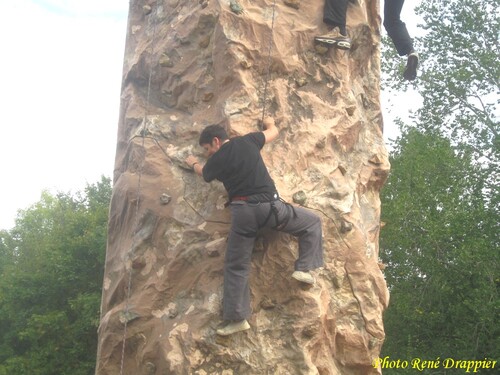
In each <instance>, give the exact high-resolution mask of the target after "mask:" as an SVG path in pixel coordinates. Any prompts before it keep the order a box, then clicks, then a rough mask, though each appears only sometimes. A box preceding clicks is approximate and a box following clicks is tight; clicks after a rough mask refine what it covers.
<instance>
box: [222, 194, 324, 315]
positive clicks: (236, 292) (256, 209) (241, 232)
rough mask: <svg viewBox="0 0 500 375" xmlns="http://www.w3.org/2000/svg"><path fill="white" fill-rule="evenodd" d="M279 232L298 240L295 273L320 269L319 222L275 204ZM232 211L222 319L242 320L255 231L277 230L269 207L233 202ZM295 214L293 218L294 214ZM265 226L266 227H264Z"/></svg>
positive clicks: (247, 300)
mask: <svg viewBox="0 0 500 375" xmlns="http://www.w3.org/2000/svg"><path fill="white" fill-rule="evenodd" d="M274 205H275V207H276V209H277V215H278V221H279V224H282V223H286V224H285V225H284V226H283V227H282V228H280V229H279V230H280V231H283V232H286V233H290V234H292V235H294V236H296V237H298V240H299V258H298V259H297V261H296V262H295V270H297V271H309V270H312V269H315V268H318V267H321V266H323V242H322V241H323V239H322V231H321V220H320V218H319V217H318V216H317V215H316V214H314V213H312V212H311V211H309V210H306V209H304V208H302V207H295V206H294V207H293V208H292V207H291V206H290V205H287V204H285V203H283V202H281V201H279V200H277V201H275V202H274ZM230 207H231V216H232V217H231V231H230V233H229V238H228V244H227V250H226V257H225V260H224V300H223V319H224V320H243V319H246V318H248V317H249V316H250V314H251V309H250V287H249V274H250V267H251V257H252V251H253V248H254V243H255V237H256V234H257V231H258V230H259V229H260V228H262V227H267V228H274V227H276V218H275V215H274V214H271V216H270V217H269V219H268V220H267V223H265V221H266V218H268V215H269V213H270V210H271V203H269V202H266V203H247V202H244V201H234V202H232V203H231V205H230ZM294 211H295V214H296V215H295V214H294ZM264 223H265V224H264Z"/></svg>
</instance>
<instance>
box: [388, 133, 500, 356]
mask: <svg viewBox="0 0 500 375" xmlns="http://www.w3.org/2000/svg"><path fill="white" fill-rule="evenodd" d="M391 163H392V172H391V177H390V179H389V181H388V183H387V185H386V186H385V188H384V190H383V196H382V201H383V215H382V218H383V220H384V221H385V222H386V223H387V225H386V227H385V228H384V230H383V232H382V236H381V249H382V252H381V257H382V259H383V261H384V262H385V263H386V264H387V265H388V267H387V268H386V271H385V273H386V277H387V282H388V284H389V286H390V289H391V305H390V307H389V309H388V311H387V313H386V316H385V322H386V330H387V341H386V344H385V346H384V352H385V353H386V354H387V355H391V356H392V357H398V356H399V358H408V357H410V358H413V357H426V358H431V359H432V358H437V357H439V356H441V358H446V357H452V358H457V356H459V357H461V358H479V359H483V358H486V357H489V358H491V357H492V356H494V355H498V352H497V350H498V348H499V347H500V339H499V338H500V327H499V326H498V319H499V318H500V316H499V308H500V304H499V299H498V286H499V285H500V275H499V270H500V253H499V252H498V245H499V235H498V233H499V231H498V229H499V228H498V223H497V221H498V216H497V213H496V212H495V210H494V209H493V208H492V207H491V206H490V205H489V204H486V203H485V201H484V195H483V194H482V189H481V183H480V181H478V180H477V179H478V178H481V175H476V174H475V173H474V170H475V167H474V165H473V163H472V161H471V156H470V155H462V156H458V155H457V153H456V151H455V150H454V149H453V147H452V146H451V143H450V141H449V140H447V139H445V138H443V137H440V136H439V135H436V134H433V133H420V132H418V131H417V130H414V129H413V130H409V131H408V132H406V133H404V134H403V135H402V137H401V138H400V140H399V143H398V146H397V148H396V149H395V150H394V152H393V154H392V157H391Z"/></svg>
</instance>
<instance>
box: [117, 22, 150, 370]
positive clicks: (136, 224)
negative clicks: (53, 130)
mask: <svg viewBox="0 0 500 375" xmlns="http://www.w3.org/2000/svg"><path fill="white" fill-rule="evenodd" d="M148 20H149V21H151V22H152V17H150V18H148ZM152 23H153V37H152V40H151V56H154V52H155V42H156V22H152ZM152 76H153V62H151V63H150V67H149V77H148V88H147V93H146V104H145V107H144V117H143V120H142V128H141V131H140V133H139V134H140V135H141V137H142V143H141V147H142V149H143V150H145V138H146V131H147V119H148V115H149V105H150V103H149V102H150V95H151V79H152ZM144 161H145V156H144V157H143V158H142V161H141V163H140V165H139V169H138V171H139V177H138V180H137V195H136V201H135V213H134V215H135V217H134V228H135V229H136V231H137V229H138V228H139V206H140V198H141V180H142V173H143V170H144ZM132 238H133V239H132V245H131V249H130V252H129V254H131V255H133V253H134V251H135V245H136V238H137V236H136V235H133V237H132ZM131 258H132V257H130V258H129V259H131ZM131 289H132V265H129V270H128V282H127V294H126V299H125V312H124V314H123V319H124V323H123V339H122V353H121V360H120V375H123V366H124V362H125V344H126V341H127V325H128V319H129V313H130V305H129V301H130V293H131Z"/></svg>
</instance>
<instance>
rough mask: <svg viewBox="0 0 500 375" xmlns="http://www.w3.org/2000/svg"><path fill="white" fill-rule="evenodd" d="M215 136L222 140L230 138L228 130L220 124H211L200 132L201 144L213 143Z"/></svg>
mask: <svg viewBox="0 0 500 375" xmlns="http://www.w3.org/2000/svg"><path fill="white" fill-rule="evenodd" d="M214 138H219V140H221V141H225V140H226V139H229V137H228V136H227V132H226V130H225V129H224V128H223V127H222V126H220V125H209V126H207V127H206V128H205V129H203V131H202V132H201V134H200V142H199V143H200V146H203V145H207V144H208V145H211V144H212V140H213V139H214Z"/></svg>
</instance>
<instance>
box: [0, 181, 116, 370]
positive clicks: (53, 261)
mask: <svg viewBox="0 0 500 375" xmlns="http://www.w3.org/2000/svg"><path fill="white" fill-rule="evenodd" d="M110 197H111V182H110V180H109V179H107V178H104V177H103V178H102V179H101V181H100V182H98V183H96V184H93V185H88V186H87V187H86V188H85V190H84V191H83V193H78V194H76V195H71V194H65V193H58V194H57V195H51V194H49V193H47V192H44V193H42V197H41V199H40V201H39V202H37V203H36V204H34V205H33V206H32V207H30V208H28V209H27V210H24V211H20V212H19V214H18V217H17V220H16V224H15V226H14V228H13V229H12V230H10V231H2V232H0V374H1V375H24V374H26V375H28V374H29V375H49V374H50V375H53V374H58V375H59V374H61V375H63V374H68V375H70V374H71V375H75V374H77V375H79V374H81V375H84V374H92V373H93V372H94V368H95V353H96V351H97V347H96V345H97V325H98V321H99V305H100V296H101V285H102V278H103V268H104V266H103V265H104V254H105V249H106V234H107V218H108V206H109V201H110Z"/></svg>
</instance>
